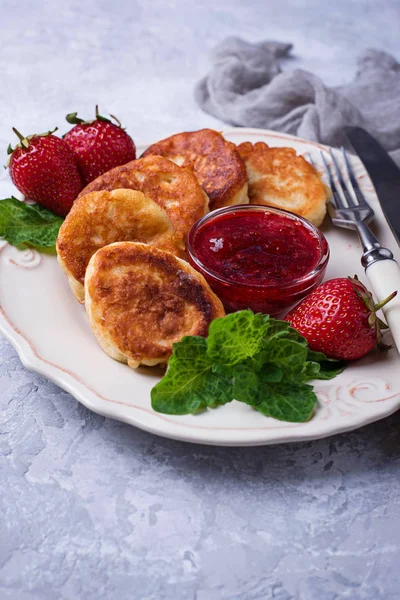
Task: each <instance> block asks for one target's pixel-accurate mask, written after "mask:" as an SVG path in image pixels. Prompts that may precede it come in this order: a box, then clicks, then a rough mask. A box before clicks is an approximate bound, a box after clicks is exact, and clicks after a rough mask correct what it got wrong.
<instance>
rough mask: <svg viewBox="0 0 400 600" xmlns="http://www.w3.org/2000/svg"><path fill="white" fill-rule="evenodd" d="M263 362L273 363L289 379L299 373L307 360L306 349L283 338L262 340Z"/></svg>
mask: <svg viewBox="0 0 400 600" xmlns="http://www.w3.org/2000/svg"><path fill="white" fill-rule="evenodd" d="M263 354H264V357H265V361H266V362H269V363H273V364H275V365H276V366H278V367H279V368H280V369H282V371H283V372H284V373H285V374H286V375H287V376H290V377H293V376H295V375H296V374H297V373H301V371H302V369H303V366H304V362H305V360H306V358H307V348H306V347H305V346H303V345H302V344H300V343H298V342H294V341H292V340H291V339H285V338H280V339H279V338H276V337H275V338H273V339H272V341H270V340H269V339H266V340H264V351H263Z"/></svg>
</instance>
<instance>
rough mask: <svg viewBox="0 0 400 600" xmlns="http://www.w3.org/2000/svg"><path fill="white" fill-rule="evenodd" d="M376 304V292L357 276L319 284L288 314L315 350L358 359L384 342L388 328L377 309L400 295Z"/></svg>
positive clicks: (290, 321)
mask: <svg viewBox="0 0 400 600" xmlns="http://www.w3.org/2000/svg"><path fill="white" fill-rule="evenodd" d="M396 294H397V292H393V294H391V295H390V296H389V297H388V298H386V299H385V300H383V301H382V302H380V303H379V304H374V301H373V298H372V294H371V293H370V292H369V291H368V290H367V288H366V287H365V286H364V285H363V284H362V283H361V282H360V281H359V280H358V278H357V275H355V276H354V278H351V277H347V278H338V279H330V280H328V281H326V282H325V283H322V284H321V285H320V286H318V287H317V288H316V289H315V290H314V291H313V292H311V294H309V295H308V296H307V297H306V298H305V299H304V300H303V301H302V302H300V304H298V305H297V306H296V307H295V308H294V309H293V310H291V311H290V312H289V313H288V314H287V315H286V317H285V321H288V322H289V323H290V325H291V326H292V327H294V328H295V329H297V331H299V333H301V335H302V336H304V337H305V338H306V340H307V341H308V345H309V347H310V349H311V350H314V351H316V352H323V353H324V354H325V355H326V356H328V357H329V358H337V359H339V360H355V359H357V358H360V357H361V356H364V355H365V354H368V352H370V351H371V350H372V349H373V348H375V346H378V347H379V348H381V349H387V346H385V345H384V344H383V343H382V337H381V329H387V325H386V324H385V323H383V321H381V320H380V319H379V318H378V317H377V316H376V311H377V310H379V309H380V308H382V306H384V305H385V304H386V303H387V302H389V300H391V299H392V298H394V296H396Z"/></svg>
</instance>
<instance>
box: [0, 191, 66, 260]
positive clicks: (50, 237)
mask: <svg viewBox="0 0 400 600" xmlns="http://www.w3.org/2000/svg"><path fill="white" fill-rule="evenodd" d="M62 222H63V219H62V217H59V216H57V215H55V214H54V213H52V212H51V211H49V210H47V209H46V208H44V207H43V206H40V205H39V204H25V202H21V201H20V200H17V199H16V198H14V197H11V198H5V199H4V200H0V237H2V238H4V239H5V240H7V242H9V243H10V244H12V245H14V246H18V245H19V244H29V245H31V246H35V247H36V248H52V247H53V246H54V245H55V243H56V240H57V236H58V231H59V229H60V227H61V224H62Z"/></svg>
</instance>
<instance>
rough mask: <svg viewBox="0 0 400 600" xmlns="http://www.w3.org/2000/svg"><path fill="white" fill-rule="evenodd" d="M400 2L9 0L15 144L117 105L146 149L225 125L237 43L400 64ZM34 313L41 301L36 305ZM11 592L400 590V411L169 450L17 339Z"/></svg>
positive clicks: (4, 449) (3, 68)
mask: <svg viewBox="0 0 400 600" xmlns="http://www.w3.org/2000/svg"><path fill="white" fill-rule="evenodd" d="M399 24H400V4H399V2H398V0H388V1H380V2H376V1H369V0H358V1H355V0H354V1H353V2H349V1H348V0H336V2H334V3H328V2H324V1H322V0H321V1H320V2H318V1H316V0H311V1H297V2H296V1H295V0H288V1H286V2H283V1H282V0H279V1H278V0H262V1H261V0H249V1H247V2H243V1H242V0H230V1H227V0H219V1H218V0H203V1H202V2H192V1H191V0H186V1H185V0H175V1H172V0H170V1H165V2H163V1H161V0H156V1H152V0H147V2H146V1H144V0H137V1H131V2H128V1H125V2H124V1H122V0H115V1H114V2H106V1H105V0H101V1H98V2H95V1H94V0H88V1H87V2H81V1H79V2H78V1H77V0H65V1H64V2H62V3H61V2H60V3H58V2H51V1H50V0H49V1H48V2H44V1H43V0H42V1H39V2H35V3H32V2H28V1H27V0H21V1H20V2H18V3H17V2H12V1H4V0H3V1H0V45H1V54H0V84H1V92H0V94H1V95H0V98H1V100H0V148H1V151H2V153H3V154H2V160H3V161H5V152H3V150H5V148H6V146H7V144H8V142H9V141H11V140H12V136H11V127H12V126H13V125H14V126H16V127H18V128H19V129H20V130H22V131H24V132H26V133H31V132H33V131H35V130H36V131H42V130H45V129H47V128H49V126H53V125H54V124H60V125H61V126H62V123H63V118H64V115H65V114H66V113H67V112H71V111H73V110H78V111H80V112H81V113H82V114H83V115H84V116H90V115H91V113H92V110H93V108H94V105H95V104H96V103H99V104H100V106H101V108H102V109H103V110H104V111H110V112H112V113H115V114H117V115H118V116H119V117H120V118H121V119H122V120H123V123H124V124H125V125H126V126H127V127H128V129H129V132H130V133H131V134H132V135H133V137H134V138H135V139H136V140H142V141H152V140H156V139H159V138H161V137H163V136H165V135H167V134H170V133H173V132H175V131H179V130H184V129H191V128H199V127H202V126H217V127H220V126H221V125H220V124H219V123H218V122H217V121H216V120H214V119H212V118H211V117H209V116H207V115H205V114H202V113H201V112H200V111H199V109H198V108H197V107H196V105H195V104H194V101H193V97H192V89H193V84H194V83H195V81H197V80H198V79H199V78H200V77H201V76H202V75H203V74H204V73H205V72H206V71H207V69H208V66H209V59H208V55H209V51H210V49H211V48H212V47H213V45H214V44H215V43H217V42H218V41H219V40H221V39H223V38H224V37H225V36H226V35H232V34H233V35H241V36H243V37H244V38H246V39H248V40H259V39H278V40H282V41H291V42H293V43H294V45H295V48H294V58H293V59H292V60H291V61H289V62H290V64H288V65H286V67H285V68H291V67H292V66H300V67H302V68H307V69H310V70H313V71H315V72H317V73H318V74H319V75H321V76H323V77H324V79H325V80H326V81H328V82H329V83H331V84H339V83H342V82H344V81H346V80H347V79H349V78H350V77H352V75H353V73H354V70H355V63H356V57H357V54H358V53H359V52H360V51H362V50H363V49H364V48H366V47H378V48H382V49H386V50H388V51H390V52H393V53H394V54H396V55H397V57H398V58H400V38H399V35H398V31H399ZM27 302H29V298H27ZM0 406H1V416H0V465H1V468H0V473H1V480H0V597H1V598H2V599H5V600H58V599H61V600H75V599H79V600H106V599H107V600H108V599H116V600H139V599H140V600H142V599H143V600H144V599H146V600H162V599H168V600H169V599H171V600H186V599H193V600H225V599H226V600H272V599H273V600H299V599H300V600H303V599H305V600H337V599H339V598H348V599H350V600H383V599H385V600H390V599H393V600H395V599H397V598H399V597H400V578H399V562H400V540H399V538H400V443H399V442H400V434H399V431H400V414H399V413H398V414H396V415H393V416H392V417H390V418H388V419H386V420H385V421H382V422H379V423H376V424H374V425H370V426H368V427H365V428H363V429H361V430H359V431H356V432H353V433H349V434H346V435H341V436H336V437H333V438H330V439H326V440H320V441H316V442H309V443H302V444H287V445H282V446H275V447H265V448H254V449H229V448H225V449H224V448H212V447H200V446H193V445H189V444H184V443H178V442H174V441H170V440H165V439H160V438H157V437H154V436H152V435H150V434H147V433H144V432H142V431H139V430H137V429H134V428H132V427H129V426H127V425H124V424H121V423H117V422H114V421H111V420H107V419H104V418H102V417H100V416H97V415H95V414H92V413H90V412H89V411H88V410H86V409H85V408H84V407H82V406H81V405H79V404H78V403H77V402H76V401H75V400H74V399H73V398H72V397H71V396H69V395H68V394H67V393H66V392H64V391H62V390H60V389H59V388H57V387H56V386H55V385H53V384H51V383H49V382H48V381H46V380H44V379H43V378H42V377H39V376H38V375H36V374H32V373H29V372H28V371H26V370H25V369H24V367H23V366H22V365H21V363H20V361H19V359H18V356H17V353H16V352H15V350H14V349H13V348H12V347H11V346H10V345H9V344H8V343H7V342H5V341H4V340H3V339H0Z"/></svg>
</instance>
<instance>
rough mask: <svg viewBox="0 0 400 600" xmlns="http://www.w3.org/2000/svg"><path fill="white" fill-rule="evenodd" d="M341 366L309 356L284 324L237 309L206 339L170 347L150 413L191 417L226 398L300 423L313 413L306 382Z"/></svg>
mask: <svg viewBox="0 0 400 600" xmlns="http://www.w3.org/2000/svg"><path fill="white" fill-rule="evenodd" d="M344 367H345V365H344V363H342V362H339V361H336V360H332V359H328V358H327V357H326V356H325V355H324V354H322V353H320V352H312V351H310V350H309V348H308V347H307V341H306V340H305V339H304V338H303V337H302V336H301V335H300V334H299V333H298V332H297V331H296V330H295V329H293V328H292V327H290V325H289V323H287V322H286V321H279V320H276V319H272V318H270V317H269V316H268V315H262V314H254V313H253V312H252V311H251V310H242V311H240V312H237V313H233V314H230V315H227V316H226V317H222V318H220V319H215V320H214V321H213V322H212V323H211V325H210V328H209V333H208V337H207V338H206V339H205V338H202V337H198V336H186V337H184V338H183V339H182V340H181V341H180V342H178V343H176V344H174V348H173V355H172V356H171V358H170V360H169V364H168V369H167V372H166V374H165V376H164V377H163V379H162V380H161V381H160V382H159V383H158V384H157V385H156V386H155V387H154V388H153V389H152V391H151V403H152V407H153V409H154V410H155V411H157V412H161V413H164V414H170V415H183V414H194V413H197V412H199V411H202V410H204V409H206V408H215V407H217V406H220V405H223V404H226V403H227V402H230V401H231V400H234V399H235V400H238V401H240V402H244V403H245V404H248V405H250V406H252V407H254V408H255V409H256V410H258V411H259V412H261V413H262V414H263V415H265V416H268V417H274V418H275V419H279V420H281V421H290V422H296V423H302V422H304V421H308V420H309V419H310V417H311V416H312V414H313V412H314V408H315V405H316V402H317V396H316V394H315V392H314V390H313V387H312V385H310V384H309V383H307V381H309V380H311V379H332V378H333V377H335V376H336V375H338V374H339V373H341V372H342V371H343V369H344Z"/></svg>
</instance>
